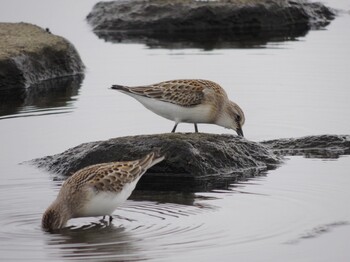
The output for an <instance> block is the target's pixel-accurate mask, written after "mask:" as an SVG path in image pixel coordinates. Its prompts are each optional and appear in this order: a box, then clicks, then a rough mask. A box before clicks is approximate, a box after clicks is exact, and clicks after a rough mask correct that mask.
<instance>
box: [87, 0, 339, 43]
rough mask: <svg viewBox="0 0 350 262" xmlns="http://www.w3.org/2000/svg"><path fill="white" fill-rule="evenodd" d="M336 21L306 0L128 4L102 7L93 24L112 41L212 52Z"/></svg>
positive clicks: (131, 0) (145, 0) (137, 0)
mask: <svg viewBox="0 0 350 262" xmlns="http://www.w3.org/2000/svg"><path fill="white" fill-rule="evenodd" d="M334 16H335V11H333V10H332V9H330V8H327V7H326V6H324V5H323V4H321V3H310V2H307V1H304V0H250V1H248V0H247V1H241V0H217V1H195V0H128V1H113V2H99V3H97V4H96V5H95V6H94V7H93V9H92V11H91V12H90V13H89V14H88V16H87V21H88V23H89V24H90V25H91V26H92V28H93V30H94V32H95V33H96V34H97V35H98V36H99V37H101V38H103V39H105V40H107V41H112V42H123V41H126V42H142V43H146V44H147V45H149V46H153V47H155V46H161V47H164V46H165V47H167V46H170V47H171V48H174V47H176V46H178V47H180V48H183V47H184V46H183V45H189V46H190V47H196V46H197V45H201V44H202V45H205V46H203V47H204V48H211V47H213V46H214V47H216V45H218V46H222V47H227V46H228V45H230V44H233V45H238V43H237V41H247V40H252V39H254V40H257V39H258V40H261V41H262V42H263V43H266V42H267V41H268V40H269V39H271V38H276V37H280V38H281V39H285V38H286V37H288V38H290V37H296V36H300V35H305V34H306V32H307V31H308V30H309V29H311V28H318V27H323V26H326V25H327V24H329V22H330V21H331V20H332V19H333V18H334ZM208 42H209V43H208ZM179 43H182V44H179ZM203 43H204V44H203ZM241 44H242V43H241ZM244 44H246V45H247V42H245V43H244ZM252 44H253V45H254V44H255V45H256V44H257V43H256V41H254V42H253V43H252Z"/></svg>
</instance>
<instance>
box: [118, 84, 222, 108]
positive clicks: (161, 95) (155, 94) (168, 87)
mask: <svg viewBox="0 0 350 262" xmlns="http://www.w3.org/2000/svg"><path fill="white" fill-rule="evenodd" d="M122 90H123V91H126V92H129V93H134V94H137V95H141V96H145V97H149V98H153V99H158V100H161V101H165V102H169V103H173V104H176V105H180V106H195V105H198V104H200V103H202V102H203V99H204V98H205V93H206V92H208V91H209V92H218V93H219V94H220V95H221V94H224V95H226V93H225V91H224V90H223V89H222V88H221V87H220V86H219V85H217V84H215V83H214V82H211V81H208V80H186V79H184V80H172V81H166V82H161V83H158V84H153V85H149V86H138V87H123V88H122Z"/></svg>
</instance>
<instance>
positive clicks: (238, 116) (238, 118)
mask: <svg viewBox="0 0 350 262" xmlns="http://www.w3.org/2000/svg"><path fill="white" fill-rule="evenodd" d="M236 121H237V122H238V123H239V122H241V116H240V115H237V116H236Z"/></svg>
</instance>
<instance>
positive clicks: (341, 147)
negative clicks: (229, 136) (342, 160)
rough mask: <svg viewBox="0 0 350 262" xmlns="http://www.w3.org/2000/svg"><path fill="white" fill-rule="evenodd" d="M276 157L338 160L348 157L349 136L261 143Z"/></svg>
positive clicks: (308, 137)
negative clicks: (343, 156) (342, 156)
mask: <svg viewBox="0 0 350 262" xmlns="http://www.w3.org/2000/svg"><path fill="white" fill-rule="evenodd" d="M261 144H263V145H266V146H268V147H269V148H270V149H271V150H272V151H273V152H274V153H275V154H276V155H280V156H297V155H298V156H304V157H307V158H338V157H339V156H341V155H350V136H349V135H339V136H332V135H321V136H306V137H301V138H285V139H276V140H269V141H263V142H261Z"/></svg>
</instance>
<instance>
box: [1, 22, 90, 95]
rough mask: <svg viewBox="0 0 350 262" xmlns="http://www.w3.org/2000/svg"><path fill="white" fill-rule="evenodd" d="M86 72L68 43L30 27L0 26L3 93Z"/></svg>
mask: <svg viewBox="0 0 350 262" xmlns="http://www.w3.org/2000/svg"><path fill="white" fill-rule="evenodd" d="M83 71H84V65H83V63H82V61H81V59H80V57H79V54H78V52H77V51H76V50H75V48H74V46H73V45H72V44H71V43H69V42H68V41H67V40H66V39H64V38H62V37H60V36H56V35H54V34H52V33H48V32H47V31H46V30H45V29H42V28H40V27H38V26H35V25H31V24H27V23H0V90H14V89H20V88H22V89H23V88H27V87H29V86H30V85H33V84H37V83H39V82H41V81H43V80H48V79H52V78H57V77H63V76H71V75H76V74H82V73H83Z"/></svg>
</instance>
